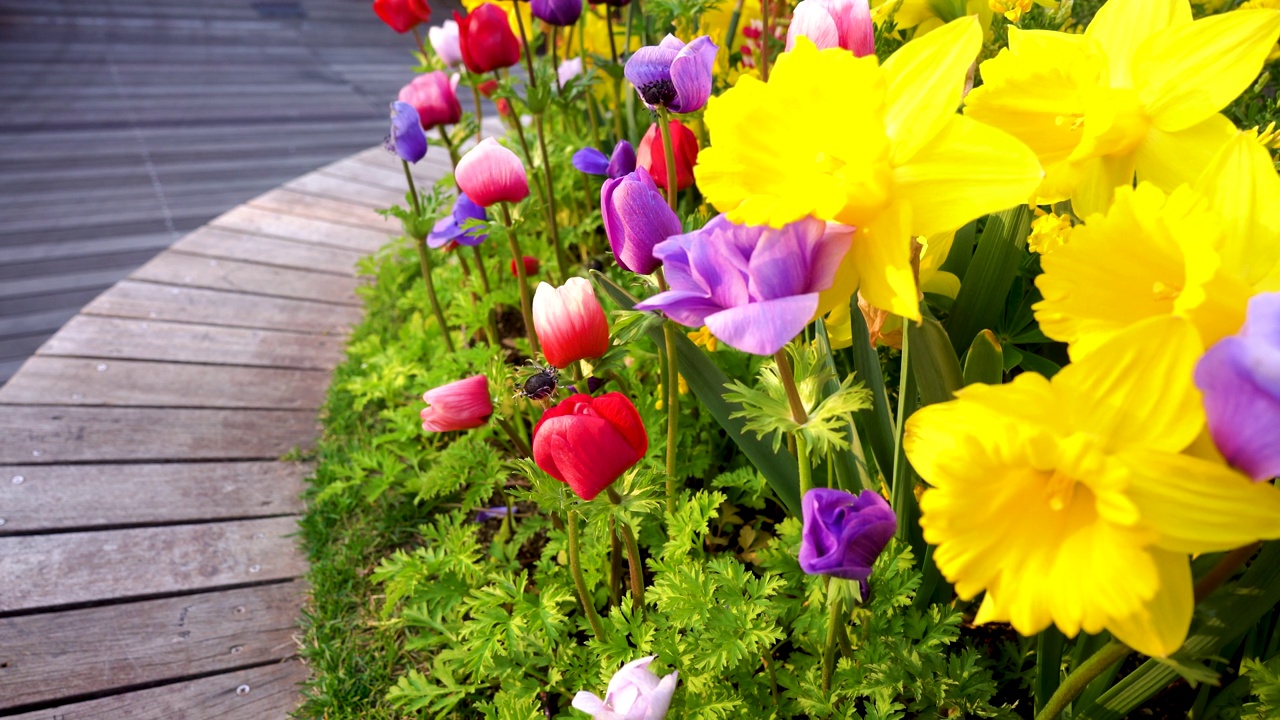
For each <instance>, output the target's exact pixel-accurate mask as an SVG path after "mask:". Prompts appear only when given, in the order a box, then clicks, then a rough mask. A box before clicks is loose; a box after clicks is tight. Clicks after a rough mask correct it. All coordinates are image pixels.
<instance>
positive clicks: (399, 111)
mask: <svg viewBox="0 0 1280 720" xmlns="http://www.w3.org/2000/svg"><path fill="white" fill-rule="evenodd" d="M383 144H384V145H385V146H386V148H387V150H390V151H391V152H393V153H395V154H396V155H399V156H400V159H401V160H404V161H405V162H411V163H416V162H418V161H419V160H421V159H422V158H423V157H425V156H426V154H427V133H426V132H425V131H423V129H422V120H421V119H420V118H419V117H418V110H417V108H415V107H414V106H412V105H410V104H409V103H407V102H401V101H399V100H397V101H395V102H393V103H391V134H390V135H388V136H387V140H386V142H385V143H383Z"/></svg>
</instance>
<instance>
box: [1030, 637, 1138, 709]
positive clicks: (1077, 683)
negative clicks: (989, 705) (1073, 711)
mask: <svg viewBox="0 0 1280 720" xmlns="http://www.w3.org/2000/svg"><path fill="white" fill-rule="evenodd" d="M1131 652H1133V651H1132V650H1130V649H1129V647H1128V646H1127V645H1125V644H1124V643H1121V642H1116V641H1114V640H1113V641H1111V642H1109V643H1107V644H1106V645H1105V646H1104V647H1103V648H1102V649H1101V650H1099V651H1098V652H1096V653H1094V654H1093V655H1092V656H1091V657H1090V658H1089V659H1088V660H1085V661H1084V663H1083V664H1081V665H1080V667H1078V668H1076V669H1075V670H1074V671H1072V673H1071V674H1070V675H1068V676H1067V679H1066V680H1063V681H1062V684H1061V685H1059V686H1058V690H1057V692H1055V693H1054V694H1053V696H1052V697H1050V698H1049V701H1048V702H1046V703H1045V704H1044V709H1043V710H1041V711H1040V714H1039V715H1036V720H1054V718H1056V717H1058V715H1060V714H1061V713H1062V711H1063V710H1066V709H1067V706H1068V705H1070V704H1071V701H1072V700H1074V699H1076V697H1077V696H1078V695H1079V694H1080V693H1082V692H1084V689H1085V688H1086V687H1088V685H1089V683H1090V682H1092V681H1093V679H1094V678H1096V677H1098V676H1099V675H1101V674H1102V672H1103V671H1104V670H1106V669H1107V668H1109V667H1111V666H1112V665H1114V664H1116V663H1118V662H1120V661H1121V660H1123V659H1125V658H1126V657H1128V655H1129V653H1131Z"/></svg>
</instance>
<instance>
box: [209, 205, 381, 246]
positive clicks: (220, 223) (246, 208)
mask: <svg viewBox="0 0 1280 720" xmlns="http://www.w3.org/2000/svg"><path fill="white" fill-rule="evenodd" d="M209 226H210V227H214V228H221V229H225V230H234V231H238V232H243V233H250V234H253V235H265V236H268V237H277V238H283V239H286V240H294V241H297V242H306V243H314V244H316V245H326V246H330V247H334V248H339V249H342V250H347V251H350V252H355V253H360V254H362V255H368V254H369V253H371V252H375V251H377V249H378V248H380V247H382V246H383V245H385V244H387V232H386V231H385V230H374V229H371V228H359V227H353V226H351V225H345V224H340V223H335V222H330V221H328V220H321V219H318V218H310V217H302V216H298V215H281V214H279V213H275V212H271V211H270V210H263V209H261V208H257V207H254V206H252V205H241V206H239V207H237V208H235V209H233V210H230V211H228V212H226V213H223V214H222V215H219V216H218V217H217V218H214V220H213V222H211V223H209Z"/></svg>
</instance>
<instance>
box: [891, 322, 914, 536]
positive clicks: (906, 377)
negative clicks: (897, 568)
mask: <svg viewBox="0 0 1280 720" xmlns="http://www.w3.org/2000/svg"><path fill="white" fill-rule="evenodd" d="M903 322H904V323H905V322H911V321H910V320H905V319H904V320H903ZM910 359H911V344H910V342H909V338H908V337H907V333H903V334H902V379H901V382H900V383H899V384H898V415H897V418H896V420H897V427H896V428H895V429H894V455H893V490H892V495H893V497H892V502H891V504H892V505H893V511H894V512H895V513H896V514H897V516H898V532H897V533H896V534H895V535H894V537H895V538H897V540H898V541H899V542H904V543H906V542H910V541H911V528H912V525H913V524H914V523H915V521H916V520H917V519H918V518H917V517H916V515H918V513H917V512H916V498H915V481H914V480H913V479H912V475H911V466H910V465H909V464H908V463H907V455H906V451H905V450H904V449H903V446H902V435H903V433H904V432H905V431H906V424H907V418H908V417H910V416H911V414H912V413H914V412H915V411H916V407H917V399H916V375H915V373H913V372H912V371H911V362H910Z"/></svg>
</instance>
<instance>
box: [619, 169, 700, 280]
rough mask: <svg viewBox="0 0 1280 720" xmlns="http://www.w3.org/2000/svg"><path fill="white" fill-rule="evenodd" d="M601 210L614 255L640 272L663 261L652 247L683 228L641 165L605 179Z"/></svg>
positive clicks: (649, 271)
mask: <svg viewBox="0 0 1280 720" xmlns="http://www.w3.org/2000/svg"><path fill="white" fill-rule="evenodd" d="M600 213H601V215H602V216H603V217H604V232H605V235H607V236H608V237H609V247H611V248H613V257H614V259H616V260H617V261H618V264H619V265H621V266H622V267H624V268H626V269H627V270H630V271H631V272H634V273H640V274H641V275H648V274H649V273H651V272H653V271H654V270H657V269H658V266H659V265H661V264H662V261H661V260H659V259H658V258H657V257H655V256H654V247H655V246H656V245H657V244H658V243H660V242H662V241H664V240H666V239H667V238H668V237H670V236H672V235H676V234H678V233H679V232H680V230H681V229H682V228H681V227H680V218H679V217H678V216H677V215H676V214H675V211H673V210H672V209H671V208H670V207H668V206H667V199H666V198H665V197H663V196H662V193H660V192H658V186H657V185H655V184H654V182H653V178H651V177H649V171H647V170H645V169H644V168H637V169H636V170H635V171H634V172H631V173H628V174H626V175H623V176H622V177H619V178H613V179H611V180H605V181H604V187H602V188H600Z"/></svg>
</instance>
